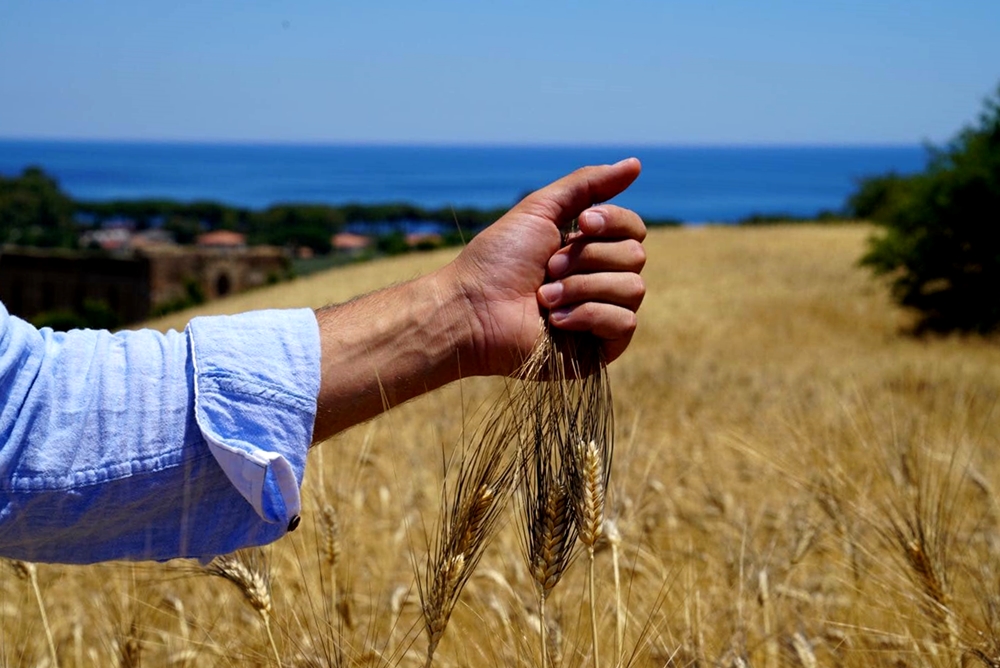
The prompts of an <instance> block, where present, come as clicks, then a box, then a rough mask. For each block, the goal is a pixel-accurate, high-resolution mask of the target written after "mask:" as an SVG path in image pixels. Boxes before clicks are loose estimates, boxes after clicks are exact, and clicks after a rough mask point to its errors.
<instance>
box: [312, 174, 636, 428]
mask: <svg viewBox="0 0 1000 668" xmlns="http://www.w3.org/2000/svg"><path fill="white" fill-rule="evenodd" d="M639 170H640V166H639V162H638V160H635V159H630V160H626V161H623V162H620V163H617V164H615V165H606V166H600V167H586V168H584V169H581V170H577V171H576V172H574V173H573V174H570V175H569V176H566V177H564V178H562V179H560V180H559V181H556V182H555V183H553V184H551V185H549V186H547V187H545V188H543V189H541V190H539V191H537V192H535V193H532V194H531V195H529V196H528V197H526V198H525V199H524V200H523V201H522V202H520V203H519V204H518V205H517V206H515V207H514V208H513V209H511V210H510V211H509V212H508V213H507V214H506V215H505V216H503V217H502V218H501V219H500V220H498V221H497V222H496V223H494V224H493V225H491V226H490V227H489V228H488V229H486V230H485V231H483V232H482V233H481V234H479V235H478V236H477V237H476V238H475V239H473V240H472V241H471V242H470V243H469V245H468V246H467V247H466V248H465V249H464V250H463V251H462V253H461V254H460V255H459V256H458V257H457V258H456V259H455V260H454V261H453V262H451V263H450V264H448V265H446V266H445V267H442V268H441V269H439V270H437V271H435V272H434V273H432V274H429V275H427V276H423V277H421V278H418V279H415V280H413V281H410V282H407V283H403V284H400V285H396V286H392V287H389V288H386V289H384V290H381V291H379V292H375V293H372V294H370V295H366V296H364V297H361V298H359V299H356V300H353V301H351V302H348V303H346V304H341V305H338V306H332V307H326V308H323V309H320V310H319V311H318V312H317V320H318V321H319V327H320V340H321V358H322V362H321V384H320V392H319V398H318V409H317V415H316V423H315V429H314V436H313V438H314V441H321V440H323V439H325V438H328V437H329V436H331V435H333V434H335V433H337V432H339V431H341V430H343V429H346V428H348V427H350V426H353V425H355V424H358V423H360V422H363V421H365V420H367V419H369V418H371V417H374V416H375V415H378V414H379V413H381V412H382V411H383V410H385V409H386V408H387V407H391V406H394V405H397V404H399V403H402V402H404V401H407V400H408V399H412V398H414V397H416V396H419V395H421V394H424V393H425V392H429V391H431V390H434V389H436V388H439V387H441V386H443V385H446V384H447V383H450V382H451V381H453V380H457V379H458V378H460V377H461V376H473V375H487V374H500V375H506V374H510V373H512V372H513V371H514V370H515V369H516V368H517V366H518V364H519V363H520V362H521V360H522V359H523V358H524V357H525V356H526V355H527V354H528V353H529V352H530V350H531V347H532V346H533V345H534V342H535V338H536V336H537V334H538V329H539V325H540V323H541V318H542V317H544V315H545V314H547V315H548V317H549V319H550V321H551V322H552V324H554V325H555V326H557V327H562V328H565V329H569V330H574V331H590V332H593V333H594V334H595V335H596V336H598V337H600V338H601V339H603V340H604V342H605V343H604V348H605V355H606V357H607V359H609V360H613V359H615V358H617V357H618V356H619V355H621V353H622V352H623V351H624V350H625V348H626V347H627V346H628V343H629V341H630V340H631V337H632V333H633V332H634V330H635V327H636V313H635V312H636V310H637V309H638V308H639V305H640V303H641V302H642V298H643V295H644V292H645V286H644V285H643V282H642V279H641V278H640V276H639V272H640V271H641V270H642V267H643V264H644V263H645V254H644V251H643V249H642V245H641V242H642V240H643V238H644V237H645V226H644V225H643V222H642V220H641V219H640V218H639V216H637V215H636V214H635V213H633V212H631V211H628V210H627V209H622V208H620V207H616V206H611V205H599V206H593V205H594V204H597V203H599V202H604V201H606V200H608V199H610V198H612V197H614V196H615V195H617V194H618V193H620V192H621V191H623V190H624V189H625V188H627V187H628V186H629V185H630V184H631V183H632V181H634V180H635V178H636V177H637V176H638V175H639ZM574 218H578V219H579V226H580V233H579V234H577V235H575V236H574V237H573V239H572V240H571V241H570V243H569V244H567V245H566V246H565V247H563V246H562V240H561V232H560V230H561V228H564V227H565V226H566V225H568V224H569V223H570V222H571V221H572V220H573V219H574Z"/></svg>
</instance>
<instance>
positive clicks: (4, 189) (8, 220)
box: [0, 167, 76, 248]
mask: <svg viewBox="0 0 1000 668" xmlns="http://www.w3.org/2000/svg"><path fill="white" fill-rule="evenodd" d="M72 214H73V203H72V201H70V199H69V198H68V197H67V196H66V195H64V194H63V193H62V192H61V191H60V190H59V185H58V184H57V183H56V181H55V179H52V178H50V177H49V176H47V175H46V174H45V173H44V172H43V171H42V170H41V169H39V168H38V167H29V168H27V169H25V170H24V172H22V173H21V176H19V177H16V178H4V177H3V176H0V243H12V244H20V245H22V246H63V247H68V248H71V247H73V246H74V245H75V244H76V229H75V228H74V224H73V217H72Z"/></svg>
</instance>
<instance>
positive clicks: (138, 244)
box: [80, 227, 174, 252]
mask: <svg viewBox="0 0 1000 668" xmlns="http://www.w3.org/2000/svg"><path fill="white" fill-rule="evenodd" d="M173 243H174V237H173V235H172V234H170V232H167V231H166V230H158V229H149V230H142V231H141V232H133V231H132V230H131V229H129V228H127V227H109V228H102V229H99V230H92V231H90V232H84V233H83V234H81V235H80V247H81V248H88V249H91V250H97V249H99V250H103V251H109V252H118V251H120V252H124V251H129V250H132V249H135V248H148V247H150V246H159V245H172V244H173Z"/></svg>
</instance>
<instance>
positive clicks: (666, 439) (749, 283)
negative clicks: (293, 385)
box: [0, 225, 1000, 668]
mask: <svg viewBox="0 0 1000 668" xmlns="http://www.w3.org/2000/svg"><path fill="white" fill-rule="evenodd" d="M871 232H872V230H871V228H868V227H866V226H863V225H846V226H788V227H780V226H778V227H761V228H723V227H707V228H690V229H688V228H682V229H664V230H653V231H651V233H650V236H649V239H648V240H647V242H646V247H647V251H648V256H649V261H648V264H647V267H646V270H645V272H644V276H645V278H646V282H647V286H648V293H647V297H646V301H645V303H644V305H643V307H642V310H641V316H640V329H639V331H638V332H637V334H636V337H635V339H634V342H633V345H632V347H631V348H630V349H629V351H628V352H627V353H626V354H625V356H623V357H622V358H621V359H620V360H619V361H618V362H616V363H615V364H613V365H612V366H611V367H610V369H609V375H610V379H611V384H612V388H613V392H614V409H615V422H616V429H615V432H616V437H617V438H616V445H615V461H614V467H613V473H612V478H611V490H610V496H609V500H608V513H607V523H606V525H605V536H606V538H607V540H603V541H602V542H600V543H599V544H598V552H597V555H596V566H597V575H598V581H597V601H598V604H597V610H596V612H597V620H598V639H599V642H598V643H597V646H598V653H597V658H598V662H597V664H598V665H600V666H617V665H631V666H751V665H753V666H765V667H767V668H777V667H778V666H803V667H804V668H812V667H813V666H820V665H842V666H889V665H892V666H955V665H963V664H965V665H974V664H976V663H980V664H982V665H987V666H996V665H1000V526H998V522H1000V497H998V487H1000V457H998V456H997V453H998V452H1000V341H998V340H997V339H995V338H994V339H992V340H990V339H982V338H972V337H962V336H950V337H944V338H915V337H912V336H910V335H909V334H908V333H907V332H908V330H909V328H910V326H911V324H912V316H911V315H910V314H907V313H905V312H903V311H901V310H900V309H898V308H897V307H896V306H894V304H893V303H892V301H891V299H890V298H889V294H888V288H887V286H886V284H885V283H884V282H881V281H878V280H875V279H873V278H872V277H871V276H870V274H868V273H867V272H866V271H864V270H862V269H860V268H858V267H857V264H856V263H857V259H858V258H859V257H860V255H861V254H862V253H863V250H864V246H865V239H866V238H867V236H868V235H869V234H871ZM452 253H453V251H442V252H435V253H429V254H418V255H410V256H405V257H399V258H394V259H389V260H384V261H379V262H376V263H370V264H360V265H354V266H349V267H346V268H342V269H336V270H333V271H330V272H327V273H323V274H317V275H312V276H309V277H307V278H304V279H300V280H297V281H294V282H291V283H287V284H283V285H279V286H275V287H272V288H268V289H264V290H259V291H256V292H252V293H248V294H244V295H239V296H236V297H233V298H231V299H228V300H224V301H219V302H214V303H211V304H208V305H205V306H203V307H201V308H199V309H196V310H192V311H187V312H184V313H181V314H176V315H175V316H171V317H169V318H166V319H163V320H159V321H156V322H153V323H151V324H152V326H154V327H157V328H161V329H166V328H170V327H175V328H180V327H183V326H184V323H185V322H186V321H187V320H188V319H189V318H190V317H192V316H193V315H201V314H207V313H233V312H239V311H243V310H247V309H254V308H271V307H278V308H283V307H297V306H308V307H318V306H321V305H324V304H327V303H330V302H337V301H342V300H346V299H348V298H350V297H351V296H353V295H357V294H359V293H362V292H366V291H370V290H373V289H376V288H378V287H379V286H383V285H386V284H387V283H390V282H393V281H403V280H406V279H409V278H412V277H414V276H416V275H419V274H420V273H423V272H427V271H429V270H431V269H433V268H435V267H437V266H440V265H441V264H443V263H445V262H446V261H448V260H449V258H450V257H452V255H451V254H452ZM505 391H506V385H505V383H503V382H502V381H499V380H497V379H471V380H467V381H462V382H460V383H455V384H453V385H451V386H449V387H447V388H445V389H443V390H441V391H439V392H436V393H434V394H432V395H429V396H426V397H424V398H422V399H420V400H417V401H413V402H411V403H409V404H407V405H405V406H402V407H399V408H397V409H394V410H393V411H391V412H389V413H387V414H385V415H384V416H382V417H381V418H379V419H377V420H375V421H372V422H370V423H367V424H363V425H360V426H358V427H355V428H353V429H351V430H349V431H347V432H345V433H343V434H340V435H339V436H337V437H335V438H333V439H332V440H330V441H329V442H327V443H324V444H322V445H321V446H319V447H317V448H315V449H314V450H313V451H312V453H311V455H310V457H311V459H310V468H309V471H308V472H307V483H306V485H305V489H304V506H305V512H304V513H303V522H302V526H301V528H300V529H299V530H298V531H296V532H295V533H293V534H290V535H289V536H288V537H287V538H286V539H284V540H282V541H281V542H279V543H277V544H275V545H273V546H271V547H269V548H266V549H264V550H262V551H259V552H260V553H259V554H253V555H249V556H252V557H253V559H254V560H253V561H251V562H250V563H248V564H245V563H243V562H237V563H238V564H239V565H242V567H245V568H248V569H249V575H251V576H252V577H251V578H250V579H249V581H248V582H244V583H243V585H244V586H243V587H242V588H241V587H240V586H237V584H234V583H233V582H232V581H229V580H227V579H226V578H224V577H216V576H212V575H210V574H208V573H207V572H206V570H205V569H204V568H203V567H202V566H201V565H199V564H197V563H195V562H189V561H180V560H178V561H175V562H171V563H168V564H150V563H141V564H135V565H131V564H107V565H100V566H94V567H86V568H81V567H61V566H49V565H44V564H40V565H38V566H37V568H35V567H33V566H31V565H27V564H19V563H18V564H10V563H8V564H5V565H3V566H2V567H0V573H2V575H0V666H36V665H49V666H51V665H53V658H52V654H53V652H54V653H55V655H56V657H57V660H58V665H60V666H70V667H73V666H114V665H121V666H139V665H147V666H245V665H260V666H267V665H276V664H277V663H278V662H280V665H283V666H352V665H370V666H394V665H404V666H421V665H423V664H424V662H425V658H426V649H427V637H426V634H425V630H424V623H423V620H422V617H421V605H420V597H419V596H418V588H417V586H416V582H417V579H418V577H420V576H419V575H418V573H419V571H420V569H422V568H423V567H424V558H425V553H426V549H427V543H428V540H429V537H430V536H431V534H432V533H433V532H434V531H435V530H436V526H437V521H438V517H439V508H440V505H441V488H442V481H443V480H444V478H445V464H446V462H447V461H448V460H449V456H450V455H451V454H452V453H453V452H454V451H455V449H456V448H459V447H461V446H463V444H465V445H468V442H469V440H470V439H471V438H472V434H473V430H474V428H475V427H476V426H477V425H478V424H479V423H480V420H481V419H482V417H483V415H484V413H485V412H486V411H487V410H488V409H489V408H490V407H492V406H493V405H494V404H495V402H497V401H499V400H501V399H502V397H503V396H504V392H505ZM511 417H512V418H516V417H517V416H516V415H515V416H511ZM505 517H507V518H510V520H509V523H508V524H507V525H506V526H505V527H504V528H502V529H501V531H500V533H499V535H498V537H497V538H496V539H495V541H494V542H493V544H492V545H490V546H489V547H488V548H487V550H486V553H485V556H484V558H483V560H482V561H481V562H480V564H479V566H478V568H477V570H476V571H475V573H474V574H473V576H472V577H471V579H470V580H469V582H468V585H467V586H466V588H465V590H464V592H463V593H462V596H461V598H460V600H459V603H458V605H457V607H456V609H455V612H454V614H453V616H452V619H451V622H450V625H449V627H448V629H447V632H446V634H445V635H444V638H443V640H442V641H441V644H440V646H439V647H438V649H437V653H436V655H435V657H434V665H439V666H508V665H525V666H536V665H542V655H541V648H540V633H539V632H540V621H539V620H540V617H539V609H538V597H537V594H536V588H535V584H534V581H533V580H532V578H531V576H530V574H529V571H528V568H527V566H526V565H525V560H524V557H523V556H522V550H521V547H520V545H521V541H520V539H519V535H518V527H517V522H516V519H515V518H516V514H515V512H514V510H513V509H511V510H509V511H508V512H507V513H506V515H505ZM616 561H617V564H618V581H619V586H618V588H617V591H616V586H615V580H616V572H615V568H614V564H615V562H616ZM36 583H37V585H38V588H37V594H36V590H35V587H34V586H33V585H34V584H36ZM589 605H590V604H589V598H588V595H587V590H586V558H585V557H583V558H581V557H578V558H577V559H575V561H574V562H573V563H572V564H571V566H570V567H569V570H568V572H567V573H566V575H565V576H564V578H563V580H562V582H560V583H559V585H558V586H557V587H556V588H555V589H554V590H553V593H552V594H551V596H550V597H549V599H548V601H547V603H546V619H547V624H546V626H547V629H546V630H547V633H546V644H547V646H548V647H547V659H546V661H547V665H551V666H591V665H595V662H594V643H593V640H592V637H591V628H590V608H589ZM42 610H44V615H45V616H44V618H43V615H42V612H41V611H42ZM50 638H51V643H50V640H49V639H50Z"/></svg>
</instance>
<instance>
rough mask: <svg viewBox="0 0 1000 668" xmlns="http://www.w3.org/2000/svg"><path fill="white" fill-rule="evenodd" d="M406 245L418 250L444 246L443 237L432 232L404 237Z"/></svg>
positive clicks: (416, 233)
mask: <svg viewBox="0 0 1000 668" xmlns="http://www.w3.org/2000/svg"><path fill="white" fill-rule="evenodd" d="M406 245H407V246H409V247H410V248H419V249H424V248H427V249H430V248H438V247H439V246H442V245H444V237H442V236H441V235H440V234H436V233H434V232H413V233H411V234H407V235H406Z"/></svg>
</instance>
